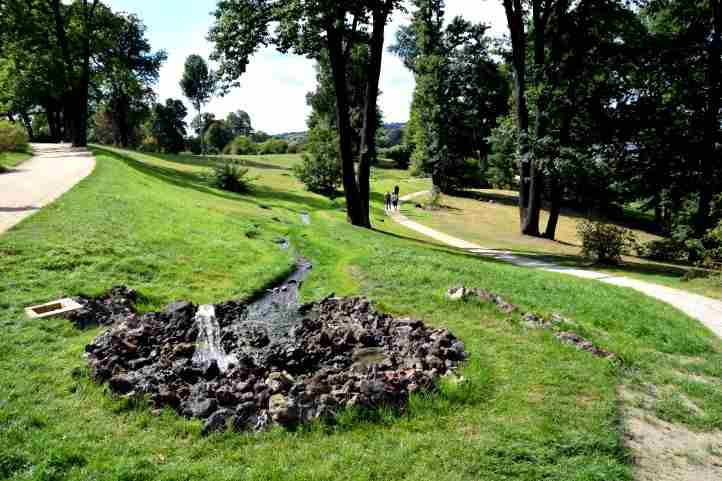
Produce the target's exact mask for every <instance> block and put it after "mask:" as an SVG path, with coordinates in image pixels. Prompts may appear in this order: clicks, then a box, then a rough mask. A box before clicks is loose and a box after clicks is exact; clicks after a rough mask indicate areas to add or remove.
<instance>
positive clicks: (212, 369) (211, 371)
mask: <svg viewBox="0 0 722 481" xmlns="http://www.w3.org/2000/svg"><path fill="white" fill-rule="evenodd" d="M220 374H221V370H220V369H219V368H218V362H217V361H216V360H215V359H214V360H213V361H211V362H209V363H208V365H207V366H206V368H205V369H204V370H203V378H204V379H205V380H206V381H211V380H213V379H215V378H217V377H218V376H219V375H220Z"/></svg>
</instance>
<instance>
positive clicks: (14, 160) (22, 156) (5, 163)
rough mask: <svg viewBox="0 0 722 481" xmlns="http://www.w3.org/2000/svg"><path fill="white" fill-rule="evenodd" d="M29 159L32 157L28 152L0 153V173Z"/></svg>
mask: <svg viewBox="0 0 722 481" xmlns="http://www.w3.org/2000/svg"><path fill="white" fill-rule="evenodd" d="M30 157H32V154H31V153H30V151H29V150H28V151H27V152H0V172H2V171H3V170H4V169H9V168H11V167H15V166H16V165H18V164H20V163H21V162H25V161H26V160H28V159H29V158H30Z"/></svg>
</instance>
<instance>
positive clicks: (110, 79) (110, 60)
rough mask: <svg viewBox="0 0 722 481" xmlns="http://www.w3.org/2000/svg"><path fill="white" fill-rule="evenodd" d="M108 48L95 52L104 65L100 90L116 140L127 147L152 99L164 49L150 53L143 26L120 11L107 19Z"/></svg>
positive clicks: (132, 16)
mask: <svg viewBox="0 0 722 481" xmlns="http://www.w3.org/2000/svg"><path fill="white" fill-rule="evenodd" d="M106 31H108V33H109V34H110V33H112V34H113V35H112V36H111V35H108V37H110V38H111V40H112V41H111V42H109V45H108V48H107V49H105V50H103V51H101V52H100V53H99V55H98V58H99V61H100V62H101V63H102V65H103V68H102V72H101V74H100V84H101V92H102V93H103V95H104V97H106V98H107V103H106V110H107V112H108V114H109V115H110V117H111V119H112V123H113V130H114V133H115V143H116V144H118V145H121V146H122V147H128V145H129V143H130V138H131V136H132V133H133V131H134V130H135V129H137V127H138V126H139V125H140V123H141V122H142V121H143V120H144V118H145V117H146V116H147V114H148V113H149V108H148V104H150V103H152V102H153V101H154V100H155V94H154V92H153V88H152V87H153V84H154V83H155V82H156V81H157V80H158V76H159V73H160V67H161V65H162V63H163V62H164V61H165V60H166V58H167V55H166V53H165V51H160V52H156V53H153V52H152V50H151V47H150V44H149V42H148V40H147V39H146V38H145V32H146V27H145V25H144V24H143V22H142V21H141V20H140V18H138V17H137V16H135V15H125V14H120V15H116V16H113V17H112V18H111V19H109V25H108V28H107V29H106Z"/></svg>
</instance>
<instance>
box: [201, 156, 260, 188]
mask: <svg viewBox="0 0 722 481" xmlns="http://www.w3.org/2000/svg"><path fill="white" fill-rule="evenodd" d="M209 181H210V184H211V185H212V186H213V187H217V188H219V189H221V190H227V191H229V192H235V193H237V194H245V193H247V192H250V190H251V184H252V179H250V178H249V177H248V169H247V168H245V167H243V166H242V165H241V163H240V162H238V161H236V160H224V161H223V162H220V163H216V164H214V165H213V168H212V169H211V173H210V175H209Z"/></svg>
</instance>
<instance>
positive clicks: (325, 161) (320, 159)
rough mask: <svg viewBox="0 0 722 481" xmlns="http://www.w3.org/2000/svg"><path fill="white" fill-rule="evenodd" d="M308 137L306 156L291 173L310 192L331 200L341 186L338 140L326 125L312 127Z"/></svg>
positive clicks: (304, 155)
mask: <svg viewBox="0 0 722 481" xmlns="http://www.w3.org/2000/svg"><path fill="white" fill-rule="evenodd" d="M308 135H309V138H308V144H307V148H308V154H303V159H302V161H301V163H300V164H298V165H295V166H294V167H293V173H294V174H295V176H296V177H297V178H298V180H300V181H301V182H303V184H304V185H305V186H306V188H307V189H308V190H310V191H311V192H316V193H318V194H321V195H325V196H327V197H331V198H333V197H334V196H335V194H336V190H337V189H338V187H339V186H340V185H341V160H340V158H339V155H338V138H337V136H336V133H335V131H334V130H333V129H331V128H329V127H328V126H327V125H318V126H316V127H314V128H313V129H311V131H310V132H309V134H308Z"/></svg>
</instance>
